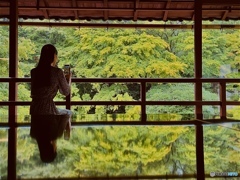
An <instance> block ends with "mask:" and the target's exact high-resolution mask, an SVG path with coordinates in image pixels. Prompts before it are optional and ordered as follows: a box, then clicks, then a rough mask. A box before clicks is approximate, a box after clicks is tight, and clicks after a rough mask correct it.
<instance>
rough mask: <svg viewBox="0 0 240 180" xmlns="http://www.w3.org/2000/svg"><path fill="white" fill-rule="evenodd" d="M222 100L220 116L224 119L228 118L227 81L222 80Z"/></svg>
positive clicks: (220, 94)
mask: <svg viewBox="0 0 240 180" xmlns="http://www.w3.org/2000/svg"><path fill="white" fill-rule="evenodd" d="M219 96H220V101H221V106H220V118H221V119H222V120H224V119H226V118H227V106H226V102H227V100H226V82H221V83H220V93H219Z"/></svg>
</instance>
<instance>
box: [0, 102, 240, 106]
mask: <svg viewBox="0 0 240 180" xmlns="http://www.w3.org/2000/svg"><path fill="white" fill-rule="evenodd" d="M55 104H56V105H66V102H64V101H55ZM10 105H16V106H30V105H31V101H0V106H10ZM70 105H71V106H77V105H86V106H90V105H136V106H137V105H139V106H140V105H143V103H142V102H141V101H71V102H70ZM144 105H185V106H194V105H221V101H145V103H144ZM226 105H240V101H236V102H235V101H227V102H226Z"/></svg>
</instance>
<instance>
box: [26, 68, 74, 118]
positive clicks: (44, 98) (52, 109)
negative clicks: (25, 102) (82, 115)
mask: <svg viewBox="0 0 240 180" xmlns="http://www.w3.org/2000/svg"><path fill="white" fill-rule="evenodd" d="M50 76H51V79H50V82H51V84H50V86H45V87H40V88H39V87H37V88H34V87H35V86H33V84H35V83H38V82H37V79H36V68H34V69H32V70H31V84H32V86H31V98H32V103H31V106H30V114H31V115H37V114H41V115H49V114H51V115H54V114H55V115H57V114H59V111H58V109H57V108H56V105H55V103H54V102H53V99H54V97H55V96H56V94H57V92H58V91H59V92H60V93H61V94H63V95H65V96H67V95H69V93H70V86H69V84H68V82H67V80H66V78H65V76H64V74H63V71H62V70H61V69H60V68H56V67H51V71H50Z"/></svg>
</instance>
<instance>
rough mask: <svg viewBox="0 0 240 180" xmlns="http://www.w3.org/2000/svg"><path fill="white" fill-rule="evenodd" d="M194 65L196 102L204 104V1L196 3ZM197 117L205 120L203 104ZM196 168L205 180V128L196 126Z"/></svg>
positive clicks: (198, 178)
mask: <svg viewBox="0 0 240 180" xmlns="http://www.w3.org/2000/svg"><path fill="white" fill-rule="evenodd" d="M194 55H195V56H194V64H195V79H196V82H195V101H196V102H202V81H201V78H202V0H195V3H194ZM195 115H196V118H197V119H203V114H202V104H199V103H198V104H196V106H195ZM195 128H196V166H197V167H196V168H197V180H204V179H205V171H204V146H203V126H202V124H198V123H197V124H196V127H195Z"/></svg>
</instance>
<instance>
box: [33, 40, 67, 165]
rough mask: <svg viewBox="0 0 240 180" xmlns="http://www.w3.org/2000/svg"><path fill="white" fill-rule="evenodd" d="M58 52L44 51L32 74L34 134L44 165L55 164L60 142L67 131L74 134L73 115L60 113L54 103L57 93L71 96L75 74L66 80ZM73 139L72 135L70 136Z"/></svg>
mask: <svg viewBox="0 0 240 180" xmlns="http://www.w3.org/2000/svg"><path fill="white" fill-rule="evenodd" d="M57 54H58V52H57V49H56V48H55V47H54V46H53V45H51V44H46V45H44V46H43V47H42V50H41V55H40V59H39V63H38V65H37V67H36V68H34V69H32V70H31V98H32V102H31V106H30V114H31V131H30V135H31V136H32V137H33V138H35V139H36V141H37V143H38V147H39V151H40V157H41V159H42V161H43V162H52V161H53V160H54V159H55V157H56V139H57V138H58V137H61V136H62V134H63V131H64V129H66V130H67V131H68V133H70V117H71V115H72V112H71V111H70V110H67V109H58V108H57V107H56V105H55V103H54V101H53V99H54V97H55V96H56V94H57V92H58V91H59V92H60V93H61V94H63V95H65V96H67V95H69V93H70V83H71V74H70V75H69V76H68V77H65V75H64V73H63V71H62V69H60V68H57V67H56V63H57ZM69 135H70V134H69Z"/></svg>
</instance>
